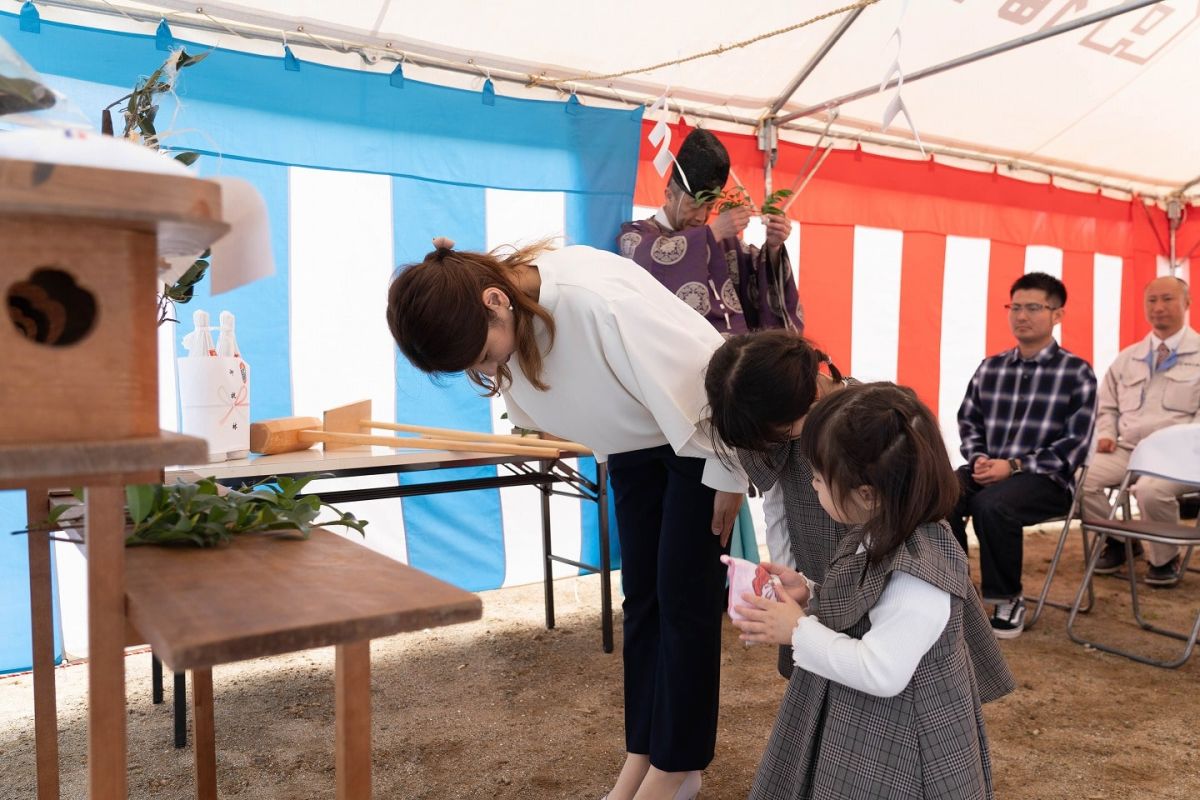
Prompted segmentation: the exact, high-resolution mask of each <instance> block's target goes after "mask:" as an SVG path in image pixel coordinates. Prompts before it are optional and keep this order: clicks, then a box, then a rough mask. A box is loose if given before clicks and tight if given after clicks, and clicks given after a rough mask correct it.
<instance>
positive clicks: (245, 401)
mask: <svg viewBox="0 0 1200 800" xmlns="http://www.w3.org/2000/svg"><path fill="white" fill-rule="evenodd" d="M192 320H193V322H194V323H195V328H194V329H193V330H192V332H191V333H189V334H187V335H186V336H184V337H183V345H184V347H185V348H186V349H187V351H188V354H187V355H186V356H184V357H182V358H180V359H179V407H180V412H181V414H180V420H181V427H182V432H183V433H186V434H189V435H192V436H199V437H200V438H202V439H205V440H207V441H208V460H209V461H225V460H226V459H235V458H245V457H246V456H247V455H249V452H250V367H249V366H248V365H247V364H246V362H245V360H244V359H243V358H242V356H241V351H240V350H239V348H238V345H237V337H236V335H235V333H234V318H233V314H231V313H229V312H228V311H222V312H221V317H220V322H221V324H220V326H217V327H214V326H212V325H210V324H209V316H208V312H207V311H196V312H195V313H194V314H193V315H192ZM214 330H217V331H219V334H218V338H217V341H216V343H215V344H214V343H213V339H212V331H214Z"/></svg>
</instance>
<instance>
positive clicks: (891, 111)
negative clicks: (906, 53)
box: [879, 0, 925, 155]
mask: <svg viewBox="0 0 1200 800" xmlns="http://www.w3.org/2000/svg"><path fill="white" fill-rule="evenodd" d="M908 3H909V0H904V4H903V5H902V6H900V19H898V20H897V21H896V30H894V31H892V35H891V36H890V37H888V42H887V44H886V45H884V49H885V50H886V49H887V48H888V47H890V46H891V44H892V42H893V41H895V42H896V57H895V59H893V60H892V65H891V66H890V67H888V68H887V72H885V73H884V76H883V80H882V81H881V82H880V83H879V91H881V92H882V91H883V90H884V89H885V88H887V85H888V83H889V82H890V81H891V80H892V79H893V78H894V79H895V80H896V94H895V95H894V96H893V97H892V100H891V102H890V103H888V104H887V108H885V109H884V110H883V121H882V127H881V128H880V133H886V132H887V129H888V128H890V127H891V125H892V121H893V120H895V119H896V116H897V115H898V114H903V115H904V121H905V122H907V123H908V129H909V130H910V131H912V134H913V138H914V139H916V140H917V147H918V148H920V150H921V155H925V146H924V145H923V144H921V134H920V133H918V132H917V126H916V124H915V123H914V122H913V119H912V115H911V114H909V113H908V106H907V105H905V104H904V98H903V97H901V95H900V90H901V89H903V88H904V70H903V69H902V68H901V67H900V51H901V50H902V49H903V47H904V37H903V36H902V35H901V33H900V25H901V23H902V22H903V21H904V15H905V13H907V12H908Z"/></svg>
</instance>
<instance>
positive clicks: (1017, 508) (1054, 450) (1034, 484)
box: [950, 272, 1096, 639]
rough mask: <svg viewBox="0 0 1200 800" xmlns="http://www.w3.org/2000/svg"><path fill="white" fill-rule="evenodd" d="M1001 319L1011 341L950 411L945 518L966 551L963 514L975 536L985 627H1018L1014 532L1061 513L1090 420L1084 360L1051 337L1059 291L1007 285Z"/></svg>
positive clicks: (1040, 282)
mask: <svg viewBox="0 0 1200 800" xmlns="http://www.w3.org/2000/svg"><path fill="white" fill-rule="evenodd" d="M1009 297H1010V300H1011V302H1010V303H1009V304H1008V305H1006V306H1005V308H1006V309H1007V310H1008V324H1009V326H1010V327H1011V329H1012V332H1013V337H1014V338H1015V339H1016V340H1017V346H1016V347H1014V348H1013V349H1011V350H1007V351H1005V352H1003V353H1000V354H999V355H994V356H991V357H990V358H986V359H984V360H983V363H981V364H980V365H979V368H978V369H976V370H975V375H974V376H973V377H972V378H971V382H970V384H969V385H968V386H967V394H966V396H965V397H964V398H963V402H962V406H961V407H959V409H958V428H959V433H960V434H961V435H962V454H963V457H964V458H966V460H967V463H966V465H964V466H962V467H960V468H959V470H958V477H959V482H960V483H961V484H962V495H961V496H960V497H959V501H958V506H957V507H956V508H955V509H954V513H953V514H952V515H951V517H950V526H951V528H953V529H954V535H955V536H956V537H957V538H958V541H959V544H961V545H962V546H963V549H964V550H965V549H966V546H967V530H966V518H967V517H968V516H969V517H970V518H971V519H972V520H973V522H974V525H975V535H976V536H977V537H978V539H979V568H980V572H981V574H982V589H983V602H984V604H985V605H991V606H994V608H993V612H992V632H993V633H995V634H996V636H997V637H998V638H1001V639H1012V638H1016V637H1017V636H1020V635H1021V631H1023V630H1024V629H1025V600H1024V598H1023V597H1022V594H1021V560H1022V556H1023V554H1024V534H1023V531H1022V528H1024V526H1026V525H1032V524H1034V523H1037V522H1041V521H1042V520H1045V519H1049V518H1050V517H1055V516H1059V515H1061V514H1064V513H1066V511H1067V508H1068V506H1069V505H1070V503H1071V491H1072V487H1073V485H1074V479H1075V478H1074V476H1075V470H1076V468H1077V467H1078V466H1079V465H1080V464H1082V463H1083V461H1084V458H1085V457H1086V456H1087V450H1088V442H1089V440H1090V439H1091V435H1092V423H1093V421H1094V420H1095V407H1096V376H1095V374H1094V373H1093V372H1092V368H1091V365H1089V364H1088V363H1087V362H1086V361H1084V360H1083V359H1082V358H1079V357H1078V356H1076V355H1074V354H1072V353H1069V352H1067V351H1066V350H1064V349H1062V348H1061V347H1059V346H1058V342H1056V341H1054V326H1055V325H1057V324H1058V323H1059V322H1061V321H1062V318H1063V307H1064V306H1065V305H1066V304H1067V289H1066V287H1065V286H1063V284H1062V281H1060V280H1058V279H1057V278H1055V277H1053V276H1052V275H1047V274H1046V273H1044V272H1030V273H1028V274H1026V275H1022V276H1021V277H1020V278H1018V279H1017V280H1016V282H1014V283H1013V285H1012V288H1011V289H1010V290H1009Z"/></svg>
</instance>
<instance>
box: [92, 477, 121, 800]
mask: <svg viewBox="0 0 1200 800" xmlns="http://www.w3.org/2000/svg"><path fill="white" fill-rule="evenodd" d="M85 497H86V502H87V523H86V529H87V550H88V564H87V570H88V797H89V798H91V800H123V798H125V797H127V796H128V790H127V781H126V763H125V490H124V489H123V488H122V487H120V486H89V487H87V494H86V495H85Z"/></svg>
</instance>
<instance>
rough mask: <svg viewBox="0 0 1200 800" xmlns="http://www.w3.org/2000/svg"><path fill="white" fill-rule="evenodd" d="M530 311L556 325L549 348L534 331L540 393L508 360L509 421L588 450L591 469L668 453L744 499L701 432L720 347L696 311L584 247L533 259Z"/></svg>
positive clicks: (733, 472) (626, 266)
mask: <svg viewBox="0 0 1200 800" xmlns="http://www.w3.org/2000/svg"><path fill="white" fill-rule="evenodd" d="M537 268H538V273H539V275H540V277H541V289H540V291H539V295H538V303H539V304H540V305H541V306H542V307H544V308H545V309H547V310H548V311H549V312H550V313H551V315H553V317H554V323H555V327H556V330H555V338H554V345H553V347H551V348H550V349H549V351H548V352H547V347H549V339H548V337H547V336H546V331H545V328H544V326H543V325H542V323H541V322H540V321H537V322H536V323H535V330H536V331H537V335H538V342H539V344H540V345H541V347H542V352H543V354H544V360H543V365H544V368H543V371H542V381H543V383H545V384H547V385H548V386H549V387H550V388H549V389H547V390H546V391H539V390H538V389H536V388H535V387H534V386H533V385H532V384H531V383H530V382H529V380H528V379H527V378H526V377H525V375H524V374H522V372H521V370H520V368H519V366H518V365H517V363H516V359H515V358H514V359H513V360H512V361H511V362H510V364H509V366H510V368H511V369H512V374H513V380H512V384H511V385H510V386H509V387H507V388H506V389H505V390H504V391H503V393H502V394H503V397H504V401H505V404H506V406H507V407H508V414H509V418H510V419H511V420H512V421H513V422H514V423H515V424H517V425H520V426H521V427H526V428H533V429H535V430H542V431H546V432H547V433H552V434H554V435H556V436H561V437H562V438H564V439H570V440H573V441H577V442H581V443H582V444H585V445H587V446H588V447H590V448H591V449H592V450H593V451H594V452H595V453H596V458H597V460H599V461H605V460H607V458H608V455H609V454H610V453H624V452H628V451H631V450H643V449H647V448H651V447H659V446H662V445H665V444H669V445H670V446H671V448H672V449H673V450H674V451H675V452H676V453H678V454H679V455H681V456H689V457H695V458H703V459H705V462H706V463H705V465H704V477H703V482H704V484H705V485H706V486H710V487H712V488H714V489H717V490H720V491H725V492H744V491H746V478H745V476H744V475H743V474H742V473H741V470H740V467H737V466H734V467H732V468H731V467H729V466H727V465H725V464H724V463H723V462H722V461H721V460H720V459H719V458H717V456H716V453H715V451H714V449H713V445H712V441H711V439H710V435H709V432H708V430H707V425H706V424H705V423H704V422H703V420H704V418H705V413H704V412H705V409H706V407H707V398H706V396H705V393H704V372H705V369H706V367H707V366H708V361H709V359H710V358H711V357H712V354H713V352H715V351H716V349H717V348H719V347H720V346H721V344H722V342H723V341H724V339H723V338H722V336H721V334H719V333H717V332H716V331H715V330H714V329H713V327H712V326H711V325H709V324H708V322H707V321H706V320H705V319H704V317H702V316H701V315H700V314H697V313H696V311H695V310H694V309H693V308H692V307H691V306H689V305H687V304H686V303H684V302H683V301H682V300H680V299H679V298H678V297H676V296H675V295H674V294H673V293H672V292H671V291H669V290H668V289H666V288H665V287H664V286H663V285H662V284H660V283H659V282H658V281H657V280H655V279H654V277H653V276H652V275H650V273H649V272H647V271H646V270H644V269H642V268H641V267H639V266H638V265H637V264H635V263H634V262H632V261H630V260H628V259H625V258H622V257H620V256H618V255H615V254H613V253H608V252H605V251H603V250H596V249H594V248H591V247H565V248H563V249H561V250H555V251H552V252H549V253H545V254H542V255H540V256H538V259H537Z"/></svg>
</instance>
